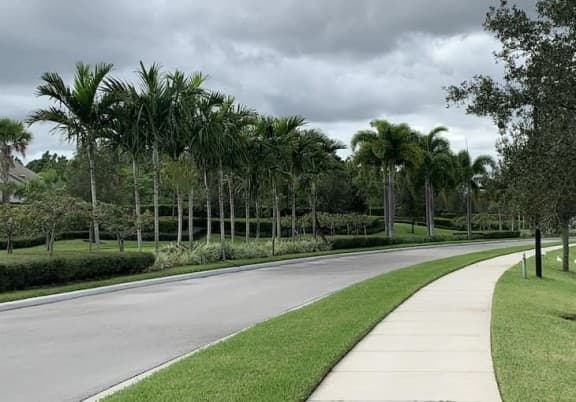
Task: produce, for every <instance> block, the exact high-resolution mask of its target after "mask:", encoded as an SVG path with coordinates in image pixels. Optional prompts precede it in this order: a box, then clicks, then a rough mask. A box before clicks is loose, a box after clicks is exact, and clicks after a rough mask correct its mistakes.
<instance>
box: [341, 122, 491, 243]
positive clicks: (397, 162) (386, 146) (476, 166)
mask: <svg viewBox="0 0 576 402" xmlns="http://www.w3.org/2000/svg"><path fill="white" fill-rule="evenodd" d="M370 126H371V129H369V130H362V131H358V132H357V133H356V134H355V135H354V136H353V137H352V142H351V145H352V150H354V156H353V163H354V164H355V165H356V166H357V167H358V169H360V170H365V171H368V172H371V173H372V174H373V175H374V176H375V177H379V178H380V180H381V186H382V192H381V194H382V195H383V200H382V205H384V214H383V215H384V216H383V218H384V222H385V231H386V235H387V236H389V237H393V236H394V220H395V217H396V206H397V200H396V190H397V183H396V177H397V176H398V175H401V176H402V177H403V179H404V180H403V184H404V185H405V186H408V187H410V189H411V190H412V191H417V189H420V190H421V191H423V193H424V200H425V206H424V213H423V214H422V215H423V216H425V223H426V228H427V234H428V236H429V237H433V236H434V211H435V203H434V200H435V197H436V196H437V195H438V194H440V193H442V192H444V191H446V190H449V189H455V188H456V189H459V190H461V193H463V194H464V196H465V200H466V215H467V225H466V226H467V233H468V237H470V236H471V234H472V233H471V231H472V199H473V195H474V193H475V192H477V191H479V190H480V188H481V183H482V181H483V179H485V177H486V175H487V174H488V171H489V168H492V169H494V168H495V163H494V160H493V159H492V158H491V157H490V156H486V155H481V156H479V157H477V158H476V159H472V158H471V157H470V154H469V152H468V151H467V150H463V151H460V152H459V153H457V154H455V153H454V152H452V150H451V149H450V144H449V142H448V140H446V139H445V138H443V137H442V136H441V134H442V133H445V132H447V131H448V130H447V128H446V127H436V128H435V129H433V130H432V131H430V132H429V133H427V134H421V133H418V132H417V131H415V130H413V129H412V128H411V127H410V126H409V125H407V124H392V123H390V122H388V121H385V120H373V121H372V122H371V123H370Z"/></svg>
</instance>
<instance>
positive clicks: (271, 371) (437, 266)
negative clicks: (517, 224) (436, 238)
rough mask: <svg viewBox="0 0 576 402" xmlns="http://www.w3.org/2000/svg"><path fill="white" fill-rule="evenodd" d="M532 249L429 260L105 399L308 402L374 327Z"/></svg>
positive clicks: (318, 304)
mask: <svg viewBox="0 0 576 402" xmlns="http://www.w3.org/2000/svg"><path fill="white" fill-rule="evenodd" d="M524 249H527V247H522V246H519V247H510V248H505V249H498V250H490V251H484V252H479V253H473V254H468V255H463V256H458V257H452V258H446V259H442V260H437V261H432V262H427V263H424V264H419V265H415V266H412V267H410V268H406V269H402V270H398V271H394V272H391V273H388V274H385V275H381V276H379V277H376V278H374V279H370V280H367V281H364V282H361V283H359V284H357V285H354V286H351V287H349V288H346V289H344V290H342V291H340V292H338V293H336V294H334V295H332V296H329V297H327V298H325V299H322V300H320V301H318V302H316V303H314V304H312V305H309V306H307V307H304V308H302V309H299V310H296V311H292V312H290V313H287V314H284V315H282V316H279V317H277V318H274V319H271V320H268V321H266V322H264V323H261V324H258V325H256V326H255V327H253V328H251V329H249V330H247V331H245V332H242V333H240V334H238V335H236V336H235V337H233V338H231V339H229V340H227V341H224V342H221V343H218V344H216V345H214V346H212V347H210V348H207V349H204V350H202V351H200V352H199V353H196V354H194V355H193V356H191V357H188V358H186V359H184V360H182V361H180V362H178V363H176V364H174V365H172V366H170V367H168V368H167V369H164V370H161V371H160V372H158V373H157V374H154V375H152V376H151V377H148V378H146V379H144V380H143V381H142V382H140V383H138V384H136V385H135V386H132V387H130V388H127V389H125V390H123V391H120V392H119V393H116V394H114V395H112V396H110V397H109V398H108V399H106V400H107V401H138V402H141V401H207V400H210V401H263V402H270V401H274V402H280V401H304V400H306V398H307V397H308V396H309V395H310V394H311V392H312V391H313V390H314V388H315V387H316V386H317V384H318V383H319V382H320V381H321V380H322V378H323V377H324V376H325V374H326V373H327V372H328V371H329V370H330V368H331V367H333V366H334V365H335V364H336V363H337V362H338V360H339V359H340V358H341V357H342V356H343V355H345V354H346V352H347V351H349V350H350V349H351V348H352V347H353V346H354V345H355V344H356V343H357V342H358V341H359V340H360V339H361V338H362V337H363V336H364V335H365V334H366V333H367V332H368V331H370V330H371V329H372V328H373V327H374V325H376V324H377V323H378V322H379V321H380V320H382V319H383V318H384V317H385V316H386V315H387V314H388V313H390V312H391V311H392V310H393V309H394V308H396V307H397V306H398V305H399V304H400V303H402V302H403V301H404V300H405V299H407V298H408V297H410V295H412V294H413V293H414V292H416V291H417V290H418V289H420V288H421V287H423V286H425V285H426V284H428V283H429V282H431V281H433V280H434V279H437V278H439V277H441V276H442V275H445V274H447V273H449V272H452V271H454V270H457V269H460V268H462V267H465V266H467V265H470V264H472V263H475V262H478V261H481V260H484V259H487V258H491V257H495V256H498V255H502V254H506V253H510V252H515V251H520V250H524Z"/></svg>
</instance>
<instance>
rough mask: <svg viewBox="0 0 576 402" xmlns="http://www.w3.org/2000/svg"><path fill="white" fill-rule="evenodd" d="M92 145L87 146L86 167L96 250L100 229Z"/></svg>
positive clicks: (98, 243)
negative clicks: (88, 176)
mask: <svg viewBox="0 0 576 402" xmlns="http://www.w3.org/2000/svg"><path fill="white" fill-rule="evenodd" d="M93 147H94V145H93V144H89V145H88V167H89V170H90V195H91V198H92V225H94V243H95V244H96V248H100V227H99V226H98V220H97V218H96V208H97V207H98V198H97V197H96V177H95V167H94V149H93Z"/></svg>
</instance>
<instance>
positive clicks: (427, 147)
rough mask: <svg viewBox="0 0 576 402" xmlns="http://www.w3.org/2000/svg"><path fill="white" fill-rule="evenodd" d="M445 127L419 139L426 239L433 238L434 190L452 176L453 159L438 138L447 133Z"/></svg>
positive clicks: (442, 140) (437, 128)
mask: <svg viewBox="0 0 576 402" xmlns="http://www.w3.org/2000/svg"><path fill="white" fill-rule="evenodd" d="M447 131H448V129H447V128H446V127H442V126H441V127H436V128H435V129H433V130H432V131H430V132H429V133H428V134H426V135H423V136H422V137H420V146H421V148H422V156H423V157H422V161H421V164H420V169H419V170H420V173H421V175H422V176H423V177H424V199H425V209H426V211H425V212H426V213H425V215H426V231H427V235H428V237H433V236H434V190H435V187H438V186H442V185H443V184H445V183H446V181H447V179H449V177H450V176H452V173H453V172H452V171H453V163H452V161H453V157H452V154H451V152H450V144H449V143H448V141H447V140H446V139H444V138H442V137H440V134H441V133H445V132H447Z"/></svg>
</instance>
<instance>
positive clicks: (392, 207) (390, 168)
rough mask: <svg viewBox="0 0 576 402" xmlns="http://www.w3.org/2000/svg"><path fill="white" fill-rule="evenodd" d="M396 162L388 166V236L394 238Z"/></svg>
mask: <svg viewBox="0 0 576 402" xmlns="http://www.w3.org/2000/svg"><path fill="white" fill-rule="evenodd" d="M394 215H395V205H394V162H392V161H391V162H389V164H388V235H389V236H390V238H391V239H392V238H393V237H394Z"/></svg>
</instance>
